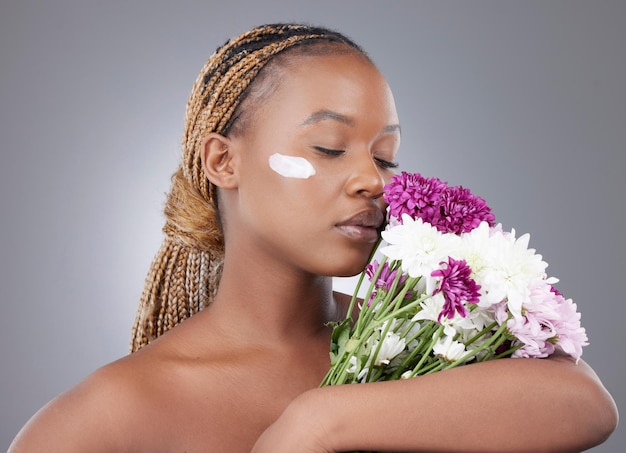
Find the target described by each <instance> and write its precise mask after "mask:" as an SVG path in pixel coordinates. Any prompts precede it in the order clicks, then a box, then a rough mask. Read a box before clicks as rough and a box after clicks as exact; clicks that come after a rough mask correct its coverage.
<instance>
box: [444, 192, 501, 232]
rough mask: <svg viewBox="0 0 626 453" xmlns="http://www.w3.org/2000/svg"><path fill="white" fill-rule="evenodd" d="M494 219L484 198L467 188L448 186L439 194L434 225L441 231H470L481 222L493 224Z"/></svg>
mask: <svg viewBox="0 0 626 453" xmlns="http://www.w3.org/2000/svg"><path fill="white" fill-rule="evenodd" d="M495 219H496V217H495V216H494V215H493V213H492V212H491V208H489V206H487V203H486V202H485V200H484V199H482V198H481V197H478V196H476V195H474V194H472V193H471V192H470V190H469V189H466V188H464V187H461V186H455V187H448V188H447V189H446V190H445V191H444V192H443V193H442V194H441V199H440V207H439V216H438V218H437V223H436V224H435V226H436V227H437V229H438V230H439V231H441V232H443V233H454V234H461V233H467V232H470V231H472V230H473V229H474V228H476V227H477V226H478V225H480V223H481V222H487V223H488V224H489V226H493V224H494V222H495Z"/></svg>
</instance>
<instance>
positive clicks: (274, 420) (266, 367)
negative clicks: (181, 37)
mask: <svg viewBox="0 0 626 453" xmlns="http://www.w3.org/2000/svg"><path fill="white" fill-rule="evenodd" d="M399 144H400V127H399V121H398V118H397V113H396V109H395V106H394V101H393V97H392V94H391V91H390V89H389V87H388V86H387V83H386V82H385V80H384V78H383V77H382V76H381V74H380V73H379V71H378V70H377V69H376V67H375V66H374V65H373V63H372V62H371V61H370V60H369V59H368V57H367V56H366V54H365V53H364V52H363V51H362V50H361V49H360V48H359V47H358V46H356V45H355V44H354V43H352V42H351V41H350V40H348V39H347V38H345V37H344V36H342V35H340V34H338V33H335V32H332V31H329V30H325V29H320V28H313V27H308V26H301V25H280V24H279V25H268V26H262V27H258V28H256V29H253V30H251V31H249V32H247V33H244V34H243V35H241V36H239V37H237V38H235V39H233V40H231V41H229V42H228V43H226V44H225V45H224V46H223V47H221V48H220V49H218V50H217V51H216V53H215V54H214V55H213V56H212V57H211V58H210V59H209V60H208V62H207V63H206V65H205V67H204V68H203V70H202V72H201V73H200V75H199V77H198V79H197V81H196V83H195V85H194V88H193V91H192V94H191V97H190V99H189V103H188V107H187V119H186V128H185V134H184V142H183V158H182V163H181V167H180V168H179V170H178V171H177V172H176V173H175V174H174V177H173V184H172V190H171V192H170V194H169V197H168V201H167V205H166V209H165V213H166V218H167V221H166V225H165V227H164V232H165V236H166V238H165V241H164V244H163V246H162V248H161V249H160V251H159V253H158V255H157V256H156V258H155V260H154V262H153V265H152V267H151V270H150V273H149V275H148V279H147V283H146V288H145V291H144V293H143V295H142V303H141V306H140V309H139V312H138V315H137V321H136V324H135V328H134V334H133V345H132V349H133V351H134V353H133V354H131V355H129V356H127V357H124V358H122V359H120V360H118V361H116V362H114V363H112V364H109V365H107V366H105V367H103V368H101V369H100V370H98V371H96V372H95V373H93V374H92V375H91V376H89V377H88V378H87V379H86V380H85V381H84V382H82V383H80V384H79V385H78V386H76V387H75V388H74V389H71V390H70V391H69V392H67V393H65V394H63V395H61V396H60V397H58V398H57V399H55V400H53V401H52V402H51V403H50V404H49V405H47V406H46V407H44V408H43V409H42V410H41V411H40V412H39V413H38V414H36V415H35V416H34V417H33V419H32V420H31V421H30V422H29V423H28V424H27V425H26V426H25V427H24V428H23V430H22V431H21V433H20V434H19V435H18V437H17V438H16V439H15V441H14V443H13V445H12V446H11V447H10V451H11V452H12V453H16V452H26V451H28V452H32V451H64V452H73V451H76V452H78V451H90V452H98V451H102V452H110V451H147V452H157V451H163V452H173V451H180V452H183V451H187V452H193V451H216V452H239V451H241V452H248V451H251V450H252V451H254V452H255V453H263V452H273V453H275V452H290V453H291V452H294V451H307V452H335V451H350V450H384V451H447V452H449V451H481V452H488V451H497V452H503V451H580V450H582V449H585V448H589V447H591V446H593V445H596V444H598V443H600V442H602V441H603V440H604V439H605V438H606V437H607V436H608V435H609V434H610V432H611V431H612V430H613V429H614V427H615V425H616V423H617V412H616V408H615V405H614V403H613V400H612V399H611V397H610V395H609V394H608V393H607V392H606V390H605V389H604V387H603V386H602V384H601V383H600V381H599V380H598V378H597V377H596V376H595V374H594V373H593V371H592V370H591V369H590V368H589V367H588V366H587V365H586V364H584V363H583V362H582V361H581V362H579V363H578V365H576V364H574V363H573V362H572V361H571V360H570V359H569V358H566V357H563V356H555V357H553V358H550V359H545V360H524V359H513V360H507V359H503V360H498V361H493V362H487V363H482V364H478V365H470V366H465V367H460V368H456V369H453V370H450V371H445V372H440V373H436V374H434V375H430V376H426V377H420V378H419V379H413V380H406V381H397V382H385V383H376V384H363V385H353V386H339V387H326V388H322V389H320V388H317V386H318V384H319V382H320V381H321V380H322V378H323V376H324V375H325V373H326V371H327V370H328V367H329V358H328V351H329V342H330V333H331V328H330V327H328V325H327V323H328V322H330V321H335V320H340V319H343V317H344V316H345V311H346V310H347V305H348V304H347V301H346V298H345V297H343V296H341V295H339V294H335V293H333V291H332V288H331V276H347V275H354V274H356V273H358V272H360V271H361V270H362V268H363V267H364V265H365V263H366V261H367V259H368V256H369V254H370V252H371V250H372V247H373V244H374V242H375V241H376V239H377V236H378V233H379V230H380V227H381V225H382V222H383V211H384V205H383V201H382V198H381V193H382V188H383V185H384V183H385V181H386V180H387V179H388V178H389V177H390V176H391V175H392V174H393V168H394V167H395V166H396V163H395V159H396V152H397V150H398V147H399ZM218 282H219V286H218ZM192 314H193V316H192V317H190V316H191V315H192ZM186 318H189V319H186ZM184 319H186V320H185V322H182V323H181V321H182V320H184ZM179 323H180V325H178V324H179ZM176 325H178V326H177V327H176V329H173V330H170V329H171V328H172V327H174V326H176ZM470 388H471V390H472V391H471V392H468V391H467V390H468V389H470ZM522 389H523V391H522ZM501 414H506V415H505V416H502V415H501Z"/></svg>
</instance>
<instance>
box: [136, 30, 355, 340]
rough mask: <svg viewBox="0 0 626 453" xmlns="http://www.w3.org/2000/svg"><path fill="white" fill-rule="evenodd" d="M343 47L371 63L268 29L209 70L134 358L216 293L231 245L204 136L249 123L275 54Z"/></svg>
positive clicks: (318, 41)
mask: <svg viewBox="0 0 626 453" xmlns="http://www.w3.org/2000/svg"><path fill="white" fill-rule="evenodd" d="M337 43H339V46H338V45H337ZM315 47H317V48H318V49H317V50H314V48H315ZM339 47H341V48H344V49H345V48H348V49H350V51H352V52H356V53H359V54H361V55H363V56H365V53H364V52H363V51H362V50H361V49H360V48H359V47H358V46H357V45H356V44H354V43H353V42H352V41H350V40H349V39H348V38H346V37H345V36H343V35H341V34H339V33H337V32H334V31H331V30H327V29H324V28H316V27H310V26H306V25H298V24H275V25H263V26H261V27H258V28H255V29H253V30H250V31H248V32H246V33H244V34H242V35H240V36H239V37H237V38H234V39H232V40H230V41H228V42H227V43H226V44H224V45H223V46H222V47H220V48H218V49H217V50H216V51H215V53H214V54H213V55H212V56H211V57H210V58H209V59H208V60H207V62H206V63H205V64H204V66H203V68H202V70H201V72H200V74H199V75H198V78H197V79H196V81H195V83H194V85H193V88H192V91H191V95H190V97H189V100H188V102H187V108H186V112H185V130H184V134H183V146H182V161H181V165H180V167H179V168H178V170H177V171H176V172H175V173H174V175H173V176H172V187H171V190H170V193H169V194H168V198H167V201H166V204H165V209H164V213H165V218H166V222H165V226H164V227H163V232H164V233H165V239H164V242H163V245H162V246H161V248H160V249H159V251H158V252H157V254H156V256H155V258H154V260H153V262H152V264H151V266H150V270H149V272H148V275H147V277H146V284H145V287H144V290H143V292H142V295H141V300H140V304H139V309H138V311H137V316H136V318H135V324H134V326H133V332H132V341H131V351H133V352H134V351H136V350H138V349H140V348H141V347H143V346H145V345H146V344H148V343H149V342H150V341H152V340H154V339H156V338H157V337H158V336H160V335H162V334H163V333H165V332H167V331H168V330H169V329H171V328H172V327H174V326H176V325H177V324H179V323H180V322H182V321H183V320H184V319H186V318H188V317H189V316H191V315H193V314H194V313H197V312H198V311H200V310H202V309H203V308H204V307H206V306H207V305H208V304H209V303H210V302H211V301H212V300H213V298H214V297H215V294H216V292H217V288H218V284H219V279H220V276H221V273H222V264H223V259H224V243H223V235H222V231H221V226H220V221H219V215H218V210H217V206H216V197H215V193H214V192H215V187H213V186H212V185H211V184H210V183H209V180H208V179H207V178H206V176H205V174H204V170H203V168H202V162H201V158H200V151H201V149H200V148H201V144H202V140H203V139H204V137H206V135H207V134H209V133H211V132H217V133H219V134H222V135H227V134H228V133H229V131H230V129H231V127H232V128H235V127H237V125H238V124H239V123H241V122H243V120H241V119H240V117H245V115H246V113H247V112H246V111H245V109H244V108H243V107H242V103H243V101H244V100H245V99H246V97H247V96H249V95H250V93H251V92H253V91H254V87H255V86H257V85H258V84H261V83H262V79H263V78H262V77H257V76H259V73H260V72H261V71H262V70H263V69H264V68H265V67H266V65H267V64H268V63H269V62H270V61H272V60H273V59H274V57H275V56H276V55H278V54H280V53H281V52H283V51H284V50H286V49H296V48H301V49H302V53H303V54H306V53H311V54H316V52H320V51H321V52H326V53H332V52H335V53H336V52H339V49H338V48H339ZM320 49H321V50H320ZM324 49H326V50H324ZM290 52H291V51H290ZM365 57H366V56H365ZM366 58H367V57H366ZM259 79H261V80H260V81H259V82H258V83H255V82H257V80H259Z"/></svg>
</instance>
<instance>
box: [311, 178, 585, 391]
mask: <svg viewBox="0 0 626 453" xmlns="http://www.w3.org/2000/svg"><path fill="white" fill-rule="evenodd" d="M384 197H385V200H386V202H387V203H388V205H389V207H388V209H387V221H388V224H387V226H386V228H385V230H384V231H383V232H382V241H381V243H379V251H380V253H381V254H382V256H383V258H382V260H381V262H378V261H376V260H373V261H371V262H370V263H369V264H368V265H367V267H366V269H365V271H364V272H363V273H362V274H361V277H360V279H359V283H358V285H357V288H356V290H355V292H354V296H353V297H352V302H351V304H350V308H349V310H348V314H347V316H346V319H345V320H344V321H342V322H340V323H335V324H334V326H333V328H334V330H333V335H332V343H331V351H330V355H331V369H330V370H329V372H328V374H327V375H326V377H325V378H324V380H323V382H322V384H321V385H322V386H325V385H337V384H345V383H357V382H359V383H360V382H374V381H385V380H395V379H407V378H411V377H415V376H421V375H425V374H429V373H433V372H436V371H440V370H444V369H448V368H452V367H455V366H459V365H463V364H467V363H473V362H481V361H486V360H493V359H498V358H501V357H514V358H515V357H538V358H540V357H547V356H549V355H551V354H552V353H553V352H554V351H555V348H556V347H557V346H558V347H559V348H561V349H562V350H563V351H564V352H565V353H567V354H569V355H571V356H572V357H574V358H575V359H576V360H578V359H579V358H580V356H581V355H582V348H583V346H585V345H587V344H588V342H587V335H586V333H585V329H584V328H583V327H581V325H580V314H579V313H578V312H577V311H576V305H575V304H574V303H573V302H572V300H571V299H566V298H565V297H564V296H563V295H562V294H561V293H559V292H558V291H557V290H556V289H555V288H554V286H553V284H554V283H556V282H557V281H558V280H557V279H556V278H553V277H548V276H547V274H546V267H547V266H548V265H547V263H546V262H544V261H543V260H542V257H541V255H539V254H537V253H536V252H535V250H534V249H532V248H529V247H528V242H529V235H527V234H525V235H522V236H520V237H516V235H515V230H511V231H509V232H507V231H504V230H503V228H502V226H501V225H499V224H495V217H494V215H493V214H492V212H491V209H490V208H489V207H488V206H487V204H486V203H485V201H484V200H483V199H482V198H480V197H478V196H475V195H473V194H472V193H471V192H470V191H469V190H468V189H466V188H463V187H461V186H449V185H448V184H447V183H445V182H442V181H441V180H439V179H438V178H426V177H423V176H421V175H420V174H412V173H405V172H403V173H401V174H398V175H396V176H394V177H393V178H392V180H391V182H390V183H389V184H388V185H386V186H385V190H384ZM365 277H367V278H368V279H369V281H370V284H369V289H368V291H367V293H366V296H365V298H364V299H363V301H362V302H359V298H358V297H357V294H358V293H359V288H360V286H361V285H362V282H363V281H364V279H365ZM355 304H359V305H358V308H359V315H358V317H357V319H356V320H353V319H352V313H353V310H354V308H355Z"/></svg>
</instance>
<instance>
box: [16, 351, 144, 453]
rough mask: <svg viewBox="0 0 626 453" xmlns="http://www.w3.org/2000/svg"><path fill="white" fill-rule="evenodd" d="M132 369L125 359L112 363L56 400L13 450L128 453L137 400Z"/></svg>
mask: <svg viewBox="0 0 626 453" xmlns="http://www.w3.org/2000/svg"><path fill="white" fill-rule="evenodd" d="M129 365H130V366H129ZM130 368H132V363H130V364H129V363H128V362H127V361H125V360H120V361H117V362H114V363H111V364H109V365H106V366H104V367H102V368H100V369H99V370H97V371H95V372H94V373H92V374H91V375H90V376H88V377H87V378H86V379H85V380H83V381H82V382H80V383H79V384H78V385H76V386H75V387H73V388H71V389H70V390H68V391H66V392H65V393H63V394H61V395H59V396H57V397H56V398H54V399H53V400H52V401H50V402H49V403H48V404H46V405H45V406H44V407H43V408H41V409H40V410H39V411H38V412H37V413H36V414H35V415H34V416H33V417H32V418H31V419H30V420H29V421H28V423H27V424H26V425H25V426H24V427H23V428H22V430H21V431H20V433H19V434H18V435H17V437H16V438H15V440H14V441H13V443H12V445H11V447H10V448H9V452H10V453H19V452H34V451H65V452H74V451H77V452H78V451H91V452H98V451H122V450H121V449H120V448H119V446H120V445H121V444H122V443H125V439H124V438H125V435H124V430H125V429H127V428H129V427H130V426H131V425H132V419H131V414H132V413H133V410H132V406H133V405H134V404H135V401H136V396H135V395H136V385H135V383H134V382H132V380H131V379H130V375H131V373H130Z"/></svg>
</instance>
